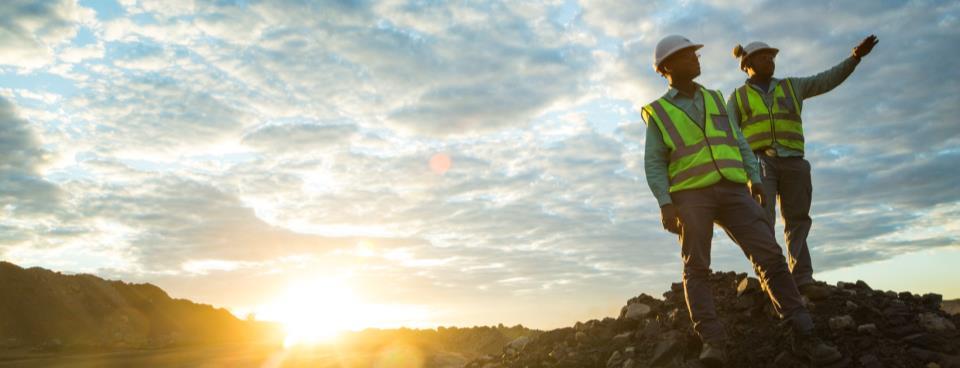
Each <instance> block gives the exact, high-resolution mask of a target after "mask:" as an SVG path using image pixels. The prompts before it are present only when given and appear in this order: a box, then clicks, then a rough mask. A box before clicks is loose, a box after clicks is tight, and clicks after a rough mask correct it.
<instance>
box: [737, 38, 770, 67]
mask: <svg viewBox="0 0 960 368" xmlns="http://www.w3.org/2000/svg"><path fill="white" fill-rule="evenodd" d="M764 50H769V51H773V55H774V56H776V55H777V53H778V52H780V49H777V48H773V47H770V45H767V44H766V43H765V42H760V41H753V42H751V43H748V44H747V46H746V47H743V46H740V45H737V47H734V48H733V56H734V57H738V58H740V69H743V66H744V64H746V62H747V58H749V57H750V55H753V54H756V53H757V52H760V51H764Z"/></svg>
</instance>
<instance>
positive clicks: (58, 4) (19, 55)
mask: <svg viewBox="0 0 960 368" xmlns="http://www.w3.org/2000/svg"><path fill="white" fill-rule="evenodd" d="M79 13H80V8H79V7H78V6H77V4H76V2H75V1H72V0H60V1H44V2H36V1H4V2H3V4H0V64H6V65H13V66H16V67H20V68H25V69H34V68H37V67H41V66H44V65H46V64H48V63H50V62H51V61H52V60H53V54H52V51H53V49H54V48H55V47H56V46H57V45H58V44H60V43H61V42H63V41H66V40H68V39H70V38H71V37H73V36H74V35H75V34H76V28H77V22H78V21H79V19H80V14H79Z"/></svg>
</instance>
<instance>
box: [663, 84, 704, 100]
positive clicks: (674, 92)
mask: <svg viewBox="0 0 960 368" xmlns="http://www.w3.org/2000/svg"><path fill="white" fill-rule="evenodd" d="M693 84H695V85H697V89H696V90H694V91H693V97H692V98H697V96H698V95H699V94H700V89H702V88H703V86H701V85H700V83H697V82H694V83H693ZM663 96H664V97H666V98H668V99H670V100H671V101H673V100H676V99H677V96H679V97H680V98H687V99H689V98H691V97H690V96H687V95H685V94H683V93H681V92H680V90H679V89H676V88H673V87H670V89H669V90H667V94H665V95H663Z"/></svg>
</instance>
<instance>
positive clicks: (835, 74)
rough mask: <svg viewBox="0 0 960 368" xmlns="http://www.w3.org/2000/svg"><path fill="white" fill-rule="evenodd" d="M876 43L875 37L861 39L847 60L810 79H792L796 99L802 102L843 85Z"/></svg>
mask: <svg viewBox="0 0 960 368" xmlns="http://www.w3.org/2000/svg"><path fill="white" fill-rule="evenodd" d="M878 42H879V40H877V36H874V35H870V37H867V38H865V39H863V41H861V42H860V44H859V45H857V46H856V47H854V48H853V52H852V53H851V54H850V57H849V58H847V59H846V60H844V61H842V62H841V63H840V64H837V65H836V66H834V67H833V68H830V69H829V70H827V71H824V72H821V73H819V74H817V75H814V76H810V77H803V78H792V80H793V86H794V88H795V89H796V92H797V97H798V98H800V99H801V100H802V99H807V98H811V97H814V96H819V95H821V94H824V93H827V92H830V91H831V90H833V89H834V88H836V87H837V86H839V85H840V83H843V81H844V80H846V79H847V77H848V76H850V74H851V73H853V70H854V69H856V67H857V64H859V63H860V59H862V58H863V57H864V56H867V55H868V54H870V52H871V51H873V47H874V46H876V45H877V43H878Z"/></svg>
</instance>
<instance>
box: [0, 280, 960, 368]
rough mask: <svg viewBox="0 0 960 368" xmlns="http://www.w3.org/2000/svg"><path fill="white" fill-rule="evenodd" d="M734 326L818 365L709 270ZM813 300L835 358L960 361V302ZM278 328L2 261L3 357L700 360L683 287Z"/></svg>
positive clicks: (125, 363) (389, 363)
mask: <svg viewBox="0 0 960 368" xmlns="http://www.w3.org/2000/svg"><path fill="white" fill-rule="evenodd" d="M711 282H713V284H714V291H715V293H714V295H715V300H716V304H717V310H718V313H719V315H720V318H721V319H722V321H723V323H724V324H725V325H726V326H727V328H728V333H729V334H730V336H731V343H732V345H731V348H730V365H728V366H730V367H771V366H773V367H785V368H790V367H807V365H806V363H805V362H803V361H802V360H799V359H798V358H796V357H794V356H793V355H791V354H790V353H789V352H787V350H788V346H789V338H788V336H787V334H785V332H784V329H783V328H782V327H781V326H780V322H779V320H778V319H777V318H776V317H775V316H774V315H773V312H772V308H771V307H770V303H769V300H768V299H767V298H766V296H765V295H764V294H763V292H762V290H761V288H760V285H759V282H758V281H757V280H756V279H754V278H750V277H747V275H746V274H735V273H714V274H712V275H711ZM827 287H828V289H829V290H830V291H831V295H830V296H829V297H828V298H826V299H824V300H818V301H814V302H811V303H810V304H809V308H810V310H811V312H812V314H813V317H814V319H815V321H816V322H817V329H818V334H819V335H820V336H822V337H824V338H825V339H826V340H827V341H829V342H830V343H832V344H833V345H835V346H837V347H838V348H840V350H841V351H842V352H843V353H844V356H845V358H844V360H843V361H841V362H838V363H837V364H834V365H831V367H869V368H876V367H927V368H937V367H940V368H950V367H960V332H958V330H957V326H958V325H960V314H951V313H956V311H957V310H956V309H957V308H958V307H960V300H952V301H946V302H943V301H942V300H941V299H942V298H941V297H940V295H937V294H925V295H915V294H912V293H909V292H894V291H882V290H874V289H872V288H871V287H870V286H869V285H867V283H865V282H863V281H857V282H856V283H846V282H841V283H838V284H837V285H836V286H832V285H828V286H827ZM281 340H282V336H281V335H280V334H279V329H278V328H277V326H275V325H271V324H266V323H261V322H249V321H243V320H239V319H237V318H235V317H234V316H233V315H231V314H230V313H229V312H228V311H226V310H224V309H218V308H214V307H212V306H209V305H205V304H197V303H194V302H191V301H188V300H183V299H173V298H170V297H169V296H168V295H167V294H166V293H165V292H164V291H163V290H161V289H160V288H158V287H156V286H154V285H150V284H129V283H124V282H121V281H110V280H104V279H101V278H98V277H96V276H91V275H65V274H61V273H59V272H53V271H49V270H45V269H42V268H30V269H23V268H20V267H18V266H16V265H13V264H10V263H6V262H0V367H7V366H16V367H22V366H27V367H133V366H150V367H183V366H204V367H263V366H272V367H339V368H361V367H408V366H409V367H431V368H453V367H458V368H459V367H464V366H466V367H468V368H497V367H526V368H535V367H569V368H580V367H602V368H613V367H616V368H641V367H699V366H700V365H699V363H697V362H696V359H695V358H696V356H697V354H698V353H699V349H700V343H699V341H698V339H697V338H696V337H695V336H694V335H693V334H692V330H691V327H690V320H689V317H688V312H687V309H686V304H685V302H684V299H683V291H682V286H681V285H680V284H679V283H677V284H674V285H672V287H671V290H669V291H667V292H665V293H664V294H663V299H657V298H654V297H651V296H648V295H645V294H642V295H640V296H638V297H635V298H632V299H630V300H629V301H627V305H626V306H624V307H623V309H622V311H621V313H620V316H619V317H618V318H605V319H603V320H591V321H587V322H578V323H577V324H575V325H574V326H573V327H567V328H560V329H556V330H552V331H546V332H543V331H537V330H531V329H528V328H525V327H523V326H521V325H517V326H513V327H507V326H503V325H499V326H496V327H476V326H475V327H469V328H458V327H440V328H438V329H427V330H413V329H394V330H377V329H369V330H364V331H360V332H349V333H345V334H343V335H342V336H341V337H340V339H339V340H338V342H337V343H335V344H333V345H325V346H317V347H310V348H294V349H290V350H285V349H283V348H282V347H280V346H279V344H278V342H279V341H281Z"/></svg>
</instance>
